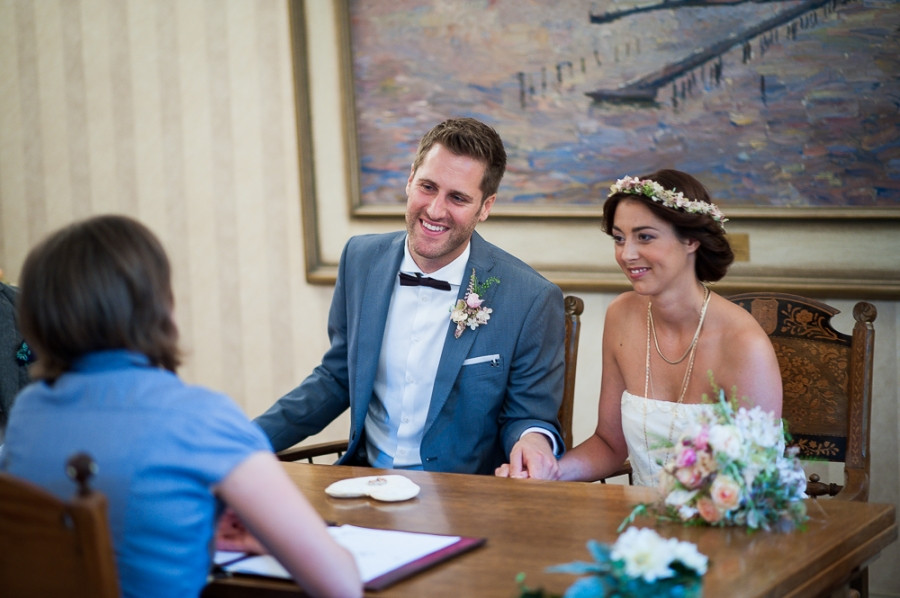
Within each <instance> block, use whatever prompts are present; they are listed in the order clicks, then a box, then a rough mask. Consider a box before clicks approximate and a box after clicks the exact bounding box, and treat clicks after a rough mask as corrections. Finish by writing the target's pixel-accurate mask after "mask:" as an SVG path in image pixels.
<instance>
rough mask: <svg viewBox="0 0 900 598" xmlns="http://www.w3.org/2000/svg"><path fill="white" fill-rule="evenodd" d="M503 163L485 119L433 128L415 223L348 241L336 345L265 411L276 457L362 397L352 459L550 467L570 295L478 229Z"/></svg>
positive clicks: (337, 300) (416, 176) (354, 407)
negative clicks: (565, 308) (565, 296)
mask: <svg viewBox="0 0 900 598" xmlns="http://www.w3.org/2000/svg"><path fill="white" fill-rule="evenodd" d="M505 169H506V152H505V150H504V149H503V142H502V141H501V139H500V137H499V135H498V134H497V132H496V131H494V129H493V128H491V127H489V126H488V125H486V124H484V123H482V122H479V121H477V120H475V119H471V118H457V119H450V120H447V121H444V122H442V123H440V124H438V125H437V126H435V127H434V128H433V129H432V130H431V131H429V132H428V133H427V134H426V135H425V136H424V137H423V138H422V140H421V141H420V143H419V148H418V151H417V154H416V157H415V161H414V162H413V165H412V169H411V172H410V175H409V179H408V180H407V183H406V194H407V204H406V231H405V232H396V233H388V234H378V235H361V236H357V237H353V238H351V239H350V240H349V242H348V243H347V244H346V246H345V247H344V250H343V253H342V255H341V260H340V266H339V270H338V276H337V283H336V285H335V289H334V297H333V299H332V302H331V311H330V313H329V317H328V334H329V337H330V339H331V348H330V349H329V350H328V351H327V352H326V353H325V355H324V357H323V358H322V363H321V364H320V365H319V366H317V367H316V368H315V369H314V370H313V372H312V374H310V375H309V376H308V377H307V378H306V380H304V381H303V383H301V384H300V386H298V387H297V388H295V389H294V390H292V391H291V392H289V393H288V394H286V395H285V396H283V397H281V398H280V399H279V400H278V401H277V402H276V403H275V404H274V405H273V406H272V407H270V408H269V410H268V411H266V412H265V413H264V414H262V415H261V416H259V417H258V418H257V419H256V422H257V423H258V424H259V425H260V426H261V427H262V429H263V431H265V433H266V434H267V435H268V436H269V439H270V440H271V442H272V446H273V448H274V449H275V450H276V451H278V450H282V449H285V448H288V447H290V446H292V445H294V444H296V443H297V442H300V441H302V440H303V439H305V438H306V437H308V436H311V435H313V434H316V433H318V432H319V431H321V430H322V429H323V428H324V427H325V426H327V425H328V424H329V423H330V422H331V421H333V420H334V419H335V418H336V417H338V416H339V415H340V414H341V413H343V412H344V411H345V410H346V409H347V408H348V407H349V408H350V438H349V441H350V444H349V449H348V452H347V453H346V454H345V455H344V456H343V457H342V458H341V460H340V461H339V463H340V464H364V465H371V466H373V467H385V468H395V469H403V468H410V469H425V470H428V471H446V472H460V473H480V474H492V473H494V469H495V468H496V467H497V466H499V465H501V464H502V463H505V462H509V463H510V468H511V474H512V475H514V476H519V477H524V476H527V475H532V476H535V477H541V478H547V477H548V474H549V473H551V471H552V470H553V469H554V468H555V467H556V459H555V458H554V455H559V454H561V453H562V451H563V441H562V438H561V437H560V434H559V424H558V421H557V418H556V413H557V410H558V408H559V405H560V401H561V400H562V388H563V368H564V364H563V358H564V351H563V337H564V314H563V298H562V292H561V291H560V289H559V288H558V287H557V286H556V285H554V284H552V283H550V282H549V281H547V280H546V279H544V278H543V277H542V276H540V275H539V274H538V273H537V272H535V271H534V270H533V269H532V268H531V267H529V266H528V265H527V264H525V263H523V262H522V261H520V260H519V259H517V258H515V257H513V256H512V255H510V254H508V253H506V252H505V251H503V250H501V249H499V248H498V247H495V246H494V245H492V244H490V243H488V242H487V241H485V240H484V239H483V238H482V237H481V236H480V235H479V234H478V233H476V232H475V225H476V224H478V223H479V222H483V221H484V220H486V219H487V217H488V215H489V214H490V212H491V208H492V206H493V205H494V200H495V199H496V197H497V188H498V187H499V185H500V179H501V178H502V177H503V173H504V171H505ZM475 294H477V297H475V296H474V295H475ZM467 298H468V299H469V301H468V302H466V301H465V300H466V299H467ZM461 300H462V301H463V302H462V303H460V301H461ZM479 302H480V303H479ZM451 308H453V309H454V311H453V313H452V314H451ZM451 316H452V317H451Z"/></svg>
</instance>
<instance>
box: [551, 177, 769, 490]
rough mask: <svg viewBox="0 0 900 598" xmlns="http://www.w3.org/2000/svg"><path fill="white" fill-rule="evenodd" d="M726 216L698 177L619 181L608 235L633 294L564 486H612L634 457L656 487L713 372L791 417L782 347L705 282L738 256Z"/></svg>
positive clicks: (642, 478)
mask: <svg viewBox="0 0 900 598" xmlns="http://www.w3.org/2000/svg"><path fill="white" fill-rule="evenodd" d="M676 190H677V191H676ZM725 221H726V218H725V216H724V214H722V213H721V211H720V210H719V209H718V208H717V207H716V206H715V205H714V204H713V203H712V201H711V200H710V197H709V194H708V193H707V191H706V188H705V187H704V186H703V185H702V183H700V181H698V180H697V179H695V178H694V177H692V176H691V175H689V174H687V173H683V172H680V171H675V170H663V171H659V172H656V173H653V174H650V175H647V176H644V177H639V178H632V177H626V178H624V179H620V181H619V182H618V183H617V184H615V185H613V187H612V189H611V191H610V194H609V197H608V198H607V200H606V203H605V204H604V207H603V230H604V232H606V233H607V234H609V235H610V236H611V237H612V238H613V240H614V243H615V257H616V262H617V263H618V264H619V267H620V268H621V269H622V271H623V272H624V273H625V275H626V276H627V277H628V280H629V281H630V282H631V285H632V287H633V291H630V292H626V293H624V294H622V295H620V296H619V297H617V298H616V299H614V300H613V301H612V303H610V306H609V309H608V310H607V312H606V320H605V323H604V328H603V368H602V374H601V375H602V380H601V387H600V402H599V407H598V422H597V428H596V430H595V431H594V434H593V435H592V436H590V437H588V439H587V440H585V441H584V442H582V443H581V444H579V445H578V446H577V447H575V448H574V449H572V450H571V451H569V452H568V453H567V454H566V455H565V456H564V457H563V459H562V460H561V461H560V477H561V478H562V479H579V480H597V479H602V478H605V477H606V476H607V475H609V474H610V473H612V472H614V471H616V470H617V469H618V468H619V467H620V466H621V465H622V463H623V462H624V461H625V459H626V458H628V460H629V461H630V462H631V466H632V468H633V471H634V474H633V477H634V482H635V483H636V484H642V485H656V484H657V483H658V479H657V477H658V475H659V472H660V470H661V467H664V466H665V465H666V460H665V459H660V458H659V456H658V455H657V451H655V449H656V448H658V447H659V446H671V444H672V442H673V441H674V440H675V439H677V438H678V437H679V435H680V433H681V431H682V427H683V426H684V425H686V423H687V422H689V421H690V417H693V416H695V415H697V414H700V413H703V412H704V411H706V410H708V409H709V405H706V404H704V402H705V401H704V398H705V396H706V395H712V394H713V392H714V391H715V390H716V387H715V386H714V385H713V382H712V377H713V376H714V378H715V384H718V385H721V386H722V387H724V388H737V389H738V391H739V392H740V394H741V398H742V400H743V401H744V402H745V403H747V404H749V405H758V406H760V407H761V408H762V409H764V410H765V411H768V412H771V413H772V414H773V415H774V416H776V417H780V416H781V396H782V390H781V376H780V373H779V369H778V362H777V360H776V358H775V352H774V350H773V348H772V344H771V342H770V341H769V339H768V337H767V336H766V334H765V332H764V331H763V329H762V328H761V327H760V326H759V324H758V323H757V322H756V320H755V319H754V318H753V317H752V316H751V317H749V318H748V317H747V316H748V315H749V314H748V313H746V312H745V311H744V310H742V309H740V308H737V306H736V305H734V304H732V303H731V302H730V301H728V300H727V299H725V298H723V297H721V296H720V295H718V294H716V293H713V292H711V290H710V289H709V288H708V287H707V286H706V285H705V283H709V282H715V281H717V280H719V279H721V278H722V277H723V276H724V275H725V273H726V271H727V269H728V266H729V265H730V264H731V262H732V261H733V259H734V255H733V253H732V251H731V248H730V246H729V244H728V240H727V238H726V237H725V230H724V226H723V224H724V222H725ZM736 308H737V309H736ZM741 312H743V313H741ZM651 339H652V343H651ZM651 348H652V349H651ZM695 372H696V374H695ZM701 372H703V373H705V374H706V375H703V374H700V373H701Z"/></svg>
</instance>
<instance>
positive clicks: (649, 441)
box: [621, 390, 712, 486]
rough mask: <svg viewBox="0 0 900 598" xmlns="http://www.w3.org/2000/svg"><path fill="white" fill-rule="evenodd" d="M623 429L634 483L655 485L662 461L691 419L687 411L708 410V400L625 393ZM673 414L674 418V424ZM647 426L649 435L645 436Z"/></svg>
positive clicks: (623, 395)
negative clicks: (678, 400) (683, 400)
mask: <svg viewBox="0 0 900 598" xmlns="http://www.w3.org/2000/svg"><path fill="white" fill-rule="evenodd" d="M621 404H622V431H623V432H624V434H625V442H626V443H627V444H628V460H629V461H630V462H631V468H632V470H633V472H634V473H633V481H634V484H636V485H639V486H655V485H657V483H658V481H659V479H658V475H659V471H660V469H661V465H660V464H659V463H658V461H661V462H662V463H665V461H666V457H667V456H668V453H669V452H671V449H670V448H667V447H670V446H671V445H672V444H673V443H674V442H675V441H676V440H678V437H679V435H680V434H681V432H682V429H683V426H684V424H685V423H686V422H687V421H688V419H687V417H688V414H690V413H694V412H696V411H697V410H709V409H711V408H712V405H709V404H685V403H673V402H671V401H660V400H657V399H648V398H645V397H639V396H637V395H633V394H631V393H630V392H628V391H627V390H626V391H625V392H623V393H622V403H621ZM672 418H675V421H674V424H673V421H672ZM645 430H646V436H645Z"/></svg>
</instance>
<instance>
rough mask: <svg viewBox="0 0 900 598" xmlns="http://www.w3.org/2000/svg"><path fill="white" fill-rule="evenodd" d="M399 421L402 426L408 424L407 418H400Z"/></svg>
mask: <svg viewBox="0 0 900 598" xmlns="http://www.w3.org/2000/svg"><path fill="white" fill-rule="evenodd" d="M400 421H401V422H403V423H404V424H408V423H409V418H408V417H404V418H402V419H401V420H400Z"/></svg>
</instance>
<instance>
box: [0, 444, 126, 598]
mask: <svg viewBox="0 0 900 598" xmlns="http://www.w3.org/2000/svg"><path fill="white" fill-rule="evenodd" d="M95 469H96V467H95V465H94V462H93V460H92V459H91V458H90V457H89V456H88V455H86V454H84V453H79V454H77V455H75V456H73V457H72V458H70V459H69V460H68V462H67V463H66V473H67V474H68V475H69V477H70V478H72V479H73V480H74V481H75V482H76V483H77V485H78V491H77V493H76V495H75V496H74V497H73V498H72V499H71V500H70V501H68V502H67V501H63V500H60V499H58V498H56V497H55V496H53V495H52V494H50V493H49V492H46V491H45V490H43V489H42V488H39V487H38V486H35V485H34V484H31V483H30V482H27V481H25V480H22V479H19V478H17V477H15V476H12V475H10V474H7V473H4V472H0V588H2V590H0V594H2V595H3V596H4V597H5V598H32V597H34V596H66V597H68V598H116V597H118V596H119V581H118V576H117V573H116V562H115V557H114V554H113V548H112V541H111V539H110V533H109V522H108V519H107V510H106V498H105V497H104V496H103V495H102V494H101V493H99V492H95V491H93V490H91V489H90V487H89V486H88V479H89V478H90V477H91V475H92V474H93V472H94V470H95Z"/></svg>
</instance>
